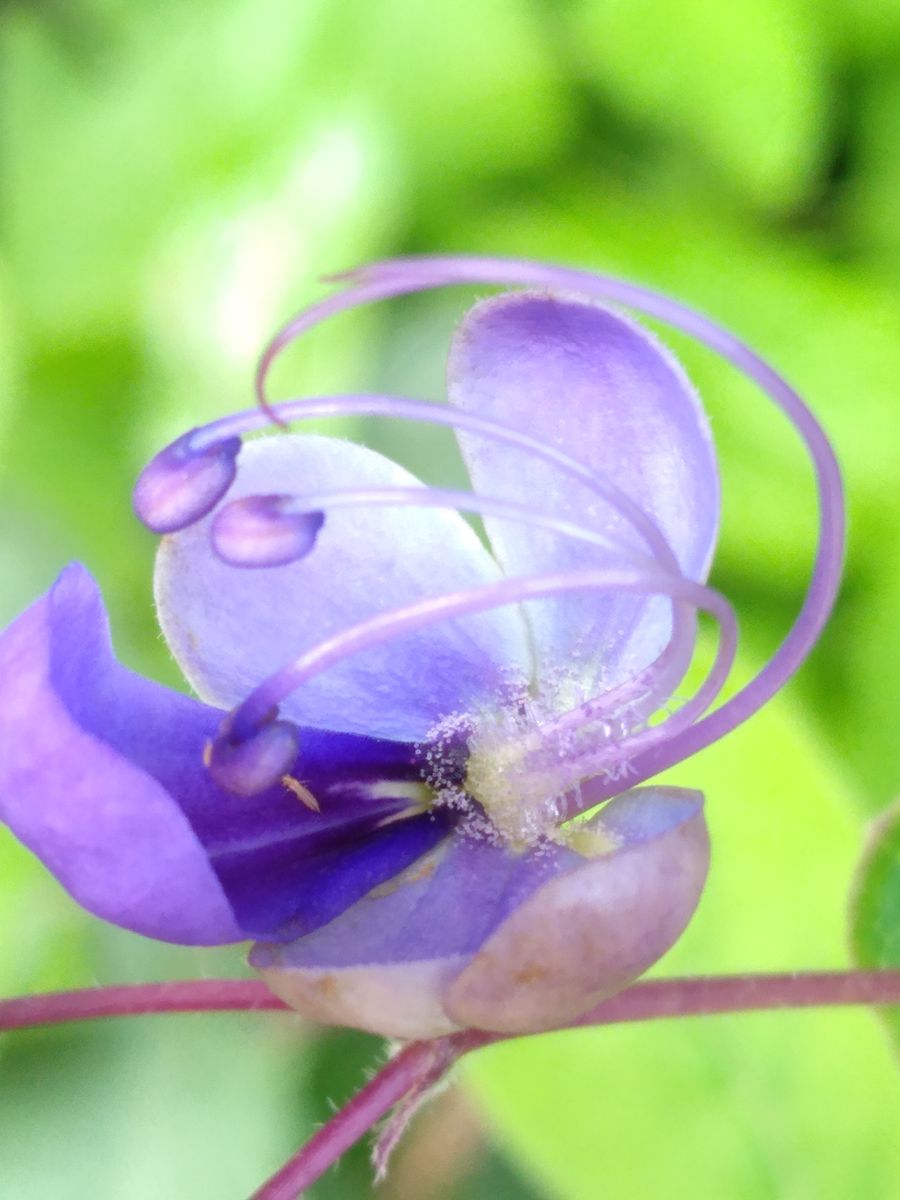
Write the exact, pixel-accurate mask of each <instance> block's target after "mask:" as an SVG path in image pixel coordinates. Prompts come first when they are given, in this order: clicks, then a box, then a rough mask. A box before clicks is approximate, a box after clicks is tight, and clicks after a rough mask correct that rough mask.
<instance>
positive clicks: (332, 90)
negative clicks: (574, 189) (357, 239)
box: [309, 0, 572, 207]
mask: <svg viewBox="0 0 900 1200" xmlns="http://www.w3.org/2000/svg"><path fill="white" fill-rule="evenodd" d="M309 67H310V69H311V70H312V71H313V73H314V76H315V80H316V82H317V83H318V85H319V91H320V93H321V94H323V95H328V94H341V93H345V92H347V91H349V92H350V93H351V94H356V95H366V96H367V97H368V103H369V104H370V105H371V106H372V108H373V110H374V112H375V113H376V114H377V115H378V119H379V120H380V123H381V124H382V126H383V127H384V129H385V130H386V131H387V132H388V133H389V136H391V137H393V138H394V139H395V140H396V145H397V146H398V148H399V149H400V151H401V154H402V159H403V162H404V163H405V170H406V176H407V178H406V181H405V182H406V184H407V188H408V189H409V190H408V195H409V202H410V203H411V204H416V202H417V201H419V200H420V199H421V198H422V197H427V198H428V200H429V201H430V203H431V204H432V205H433V204H435V203H437V204H438V205H439V207H440V206H441V197H442V195H445V194H446V193H447V192H448V191H451V189H458V188H459V187H460V186H463V185H464V184H465V183H466V182H467V181H471V180H472V179H473V178H478V177H480V176H496V175H499V174H500V173H501V172H504V171H506V172H508V171H516V170H522V169H524V168H529V167H533V166H535V165H536V164H539V163H541V162H543V161H544V160H546V159H547V157H548V156H550V155H551V154H553V153H555V152H556V151H557V150H558V149H559V148H561V146H562V145H563V144H564V142H565V140H566V139H567V137H568V135H569V131H570V128H571V116H572V114H571V112H570V108H569V101H568V95H567V89H566V86H565V83H564V79H563V75H562V71H561V68H560V65H559V64H558V62H557V61H556V59H555V57H554V56H553V54H552V53H551V47H550V45H549V44H548V41H547V38H546V36H545V34H544V30H543V28H542V25H541V23H540V21H539V20H538V17H537V15H536V12H535V9H534V6H532V5H530V4H528V3H523V2H522V0H495V2H494V3H492V4H480V3H478V0H430V3H428V4H421V3H419V2H418V0H380V2H379V3H378V4H371V3H370V2H369V0H344V2H343V3H341V4H332V5H330V6H329V13H328V16H327V17H326V22H325V25H324V31H323V34H322V37H321V40H320V41H319V42H318V43H317V46H316V50H315V51H314V53H313V54H311V56H310V62H309ZM451 194H452V193H451Z"/></svg>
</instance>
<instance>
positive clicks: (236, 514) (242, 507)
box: [210, 495, 325, 567]
mask: <svg viewBox="0 0 900 1200" xmlns="http://www.w3.org/2000/svg"><path fill="white" fill-rule="evenodd" d="M324 520H325V514H324V513H322V512H304V511H301V510H298V508H297V505H296V501H295V500H294V499H293V498H292V497H291V496H283V495H271V496H245V497H244V499H242V500H235V501H233V502H232V503H231V504H226V505H225V507H224V508H223V509H222V510H221V511H220V512H219V513H217V514H216V517H215V520H214V521H213V524H212V530H211V532H210V538H211V540H212V545H213V549H214V550H215V552H216V554H217V555H218V556H219V558H221V559H222V560H223V561H224V562H227V563H228V564H229V565H230V566H232V567H283V566H285V565H286V564H287V563H291V562H296V561H297V560H298V559H300V558H304V557H305V556H306V555H307V554H309V552H310V550H312V548H313V546H314V545H315V544H316V538H317V536H318V533H319V530H320V529H321V528H322V524H323V522H324Z"/></svg>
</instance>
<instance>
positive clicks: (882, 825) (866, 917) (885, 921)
mask: <svg viewBox="0 0 900 1200" xmlns="http://www.w3.org/2000/svg"><path fill="white" fill-rule="evenodd" d="M850 933H851V938H852V947H853V956H854V958H855V959H856V961H857V962H858V963H859V965H860V966H861V967H898V968H900V801H897V802H895V803H894V804H893V805H892V807H891V808H889V809H888V810H887V812H884V813H882V815H881V816H880V817H879V818H878V819H877V820H876V821H874V822H873V824H872V827H871V829H870V830H869V836H868V838H867V841H866V849H865V852H864V854H863V858H862V861H861V862H860V864H859V869H858V871H857V874H856V879H855V882H854V888H853V896H852V900H851V905H850ZM884 1012H885V1015H886V1016H887V1018H888V1020H889V1021H890V1024H891V1028H892V1030H893V1032H894V1036H895V1037H896V1038H897V1039H898V1045H900V1007H894V1008H891V1009H885V1010H884Z"/></svg>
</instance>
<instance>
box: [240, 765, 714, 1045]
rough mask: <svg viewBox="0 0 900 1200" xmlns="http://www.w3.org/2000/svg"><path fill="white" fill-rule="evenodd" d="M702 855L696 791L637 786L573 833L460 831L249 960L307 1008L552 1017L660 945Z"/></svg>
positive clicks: (586, 1003) (406, 1033)
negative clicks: (520, 841)
mask: <svg viewBox="0 0 900 1200" xmlns="http://www.w3.org/2000/svg"><path fill="white" fill-rule="evenodd" d="M598 834H599V835H600V836H599V838H598V837H597V836H596V835H598ZM707 863H708V840H707V836H706V827H705V824H704V821H703V816H702V797H700V796H699V794H698V793H695V792H685V791H679V790H677V789H672V788H657V789H646V790H641V791H636V792H632V793H627V794H626V795H624V796H621V797H619V798H617V799H616V800H614V801H612V802H611V803H610V804H609V805H608V806H607V807H606V809H605V810H604V811H603V812H602V813H601V814H600V816H599V817H597V818H594V820H592V821H591V822H588V823H586V824H585V826H584V827H580V832H579V834H578V836H577V837H576V839H575V840H574V841H573V843H572V847H568V846H557V845H553V844H547V845H541V846H539V847H537V848H535V849H532V850H530V851H528V852H527V853H514V852H512V851H510V850H509V849H508V848H505V847H503V846H499V845H496V844H492V843H491V842H490V841H488V840H480V839H476V838H473V837H472V836H470V835H467V834H464V833H461V832H457V833H455V834H453V835H452V836H451V837H450V838H449V839H448V840H447V841H446V842H445V843H444V844H443V845H442V846H440V847H438V848H437V850H436V851H434V853H433V854H431V855H429V856H426V857H425V858H424V859H423V860H421V861H420V862H418V863H417V864H416V865H415V866H414V867H413V868H412V869H411V870H410V871H409V872H408V873H407V875H406V877H405V878H403V879H401V880H395V881H394V883H393V884H389V885H387V886H386V887H385V888H382V889H377V890H376V891H375V892H373V893H371V894H370V895H368V896H366V897H365V899H363V900H361V901H360V902H359V903H358V904H355V905H354V906H353V907H352V908H349V909H347V911H346V912H345V913H344V914H343V915H342V916H341V917H339V918H338V919H337V920H335V921H332V922H331V923H330V924H329V925H326V926H324V927H323V928H321V929H319V930H318V931H317V932H316V933H314V934H312V935H310V936H308V937H305V938H301V939H299V940H298V941H296V942H293V943H291V944H290V945H287V946H273V945H270V944H260V945H257V946H256V947H254V950H253V952H252V954H251V963H252V965H254V966H255V967H257V968H258V969H259V970H261V971H262V974H263V976H264V977H265V979H266V981H267V983H268V984H269V986H270V987H271V988H272V989H273V990H274V991H275V992H276V993H277V994H278V995H280V996H282V997H283V998H284V999H285V1000H286V1001H287V1002H288V1003H289V1004H291V1005H292V1006H293V1007H295V1008H296V1009H297V1010H298V1011H300V1012H301V1013H303V1014H304V1015H306V1016H308V1017H311V1018H313V1019H315V1020H321V1021H327V1022H331V1023H345V1024H353V1025H359V1026H360V1027H362V1028H365V1029H371V1030H373V1031H374V1032H378V1033H383V1034H386V1035H388V1036H394V1037H432V1036H437V1035H439V1034H442V1033H446V1032H449V1031H450V1030H452V1029H455V1028H459V1027H462V1026H466V1025H474V1026H477V1027H480V1028H484V1029H495V1030H503V1031H511V1032H512V1031H517V1032H520V1031H524V1030H526V1029H534V1030H537V1029H546V1028H550V1027H552V1026H553V1025H555V1024H557V1023H561V1022H563V1021H565V1020H568V1019H571V1018H572V1017H574V1016H577V1015H578V1013H581V1012H584V1011H586V1010H587V1009H588V1008H589V1007H590V1006H591V1005H592V1004H594V1003H596V1002H597V1001H598V1000H599V999H601V998H602V997H603V996H606V995H610V994H612V993H613V992H615V991H617V990H619V989H620V988H621V987H624V986H625V985H626V984H627V983H628V982H630V981H631V980H632V979H633V978H634V977H635V976H636V975H638V974H640V973H641V972H642V971H644V970H646V968H647V967H648V966H650V964H651V963H652V962H654V961H655V960H656V959H657V958H659V957H660V955H661V954H663V953H664V952H665V950H667V949H668V948H669V946H670V945H671V944H672V942H673V941H674V940H675V938H676V937H677V936H678V934H679V933H680V932H681V930H682V929H683V927H684V925H685V924H686V922H687V920H688V918H689V916H690V914H691V912H692V911H693V909H694V907H695V905H696V903H697V900H698V898H699V895H700V891H701V889H702V886H703V882H704V880H705V877H706V869H707Z"/></svg>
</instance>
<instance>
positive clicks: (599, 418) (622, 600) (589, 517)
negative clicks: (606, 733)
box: [448, 293, 719, 684]
mask: <svg viewBox="0 0 900 1200" xmlns="http://www.w3.org/2000/svg"><path fill="white" fill-rule="evenodd" d="M448 373H449V389H450V400H451V402H452V403H453V404H455V405H457V406H458V407H460V408H463V409H466V410H470V411H473V412H478V413H479V414H480V415H482V416H485V417H489V418H491V419H493V420H497V421H502V422H504V423H506V424H510V425H514V426H516V427H518V428H520V429H523V430H527V431H528V432H529V433H530V434H531V435H532V436H537V437H539V438H542V439H543V440H544V441H546V442H547V443H548V444H549V445H551V446H553V447H555V448H557V449H559V450H562V451H565V452H566V453H568V454H569V455H570V456H571V457H573V458H576V459H579V460H580V461H582V462H584V463H585V464H587V465H588V466H590V467H592V468H594V469H596V470H597V471H600V472H604V473H606V475H607V476H608V477H609V479H611V480H612V482H613V483H615V484H616V485H618V487H619V488H620V489H621V490H622V491H623V492H624V493H625V494H626V495H627V496H628V497H629V498H630V499H631V500H633V501H635V502H636V503H637V504H638V505H639V506H640V507H641V508H642V509H643V510H644V512H645V513H646V514H647V515H648V516H649V517H650V518H652V519H653V521H654V522H655V523H656V524H657V526H658V528H659V529H660V531H661V532H662V534H663V535H664V537H665V539H666V541H667V542H668V543H669V545H670V546H671V549H672V551H673V552H674V554H675V558H676V560H677V562H678V563H679V565H680V566H681V568H682V570H683V571H684V573H685V574H686V575H687V576H688V577H690V578H692V579H695V580H701V579H703V578H705V576H706V573H707V571H708V568H709V564H710V560H711V555H712V551H713V546H714V542H715V537H716V531H717V527H718V517H719V483H718V475H717V469H716V462H715V456H714V452H713V445H712V440H711V436H710V431H709V426H708V422H707V420H706V417H705V415H704V413H703V410H702V408H701V406H700V404H699V402H698V400H697V397H696V395H695V393H694V391H693V389H692V387H691V385H690V383H689V382H688V380H687V378H686V376H685V375H684V372H683V371H682V370H681V368H680V367H679V366H678V364H677V363H676V362H675V360H674V359H673V358H672V356H671V355H670V354H669V353H668V352H667V351H666V350H664V349H663V348H662V346H660V344H659V343H658V342H657V341H656V340H655V339H654V338H652V337H651V336H650V335H649V334H648V333H646V332H645V331H644V330H642V329H640V328H639V327H638V326H637V325H636V324H634V323H633V322H632V321H630V320H626V319H625V318H623V317H621V316H619V315H617V314H615V313H613V312H610V311H609V310H607V309H604V308H602V307H600V306H599V305H597V304H594V303H590V302H587V301H584V300H579V299H576V298H573V297H564V296H552V295H549V294H546V293H541V294H536V293H514V294H508V295H504V296H500V297H497V298H494V299H490V300H486V301H484V302H482V303H481V304H479V305H477V306H476V307H475V308H474V309H472V311H471V312H470V313H469V314H468V315H467V317H466V318H465V319H464V321H463V323H462V325H461V326H460V328H459V330H458V332H457V335H456V339H455V341H454V344H453V347H452V350H451V353H450V360H449V368H448ZM458 436H459V440H460V443H461V446H462V450H463V454H464V456H465V458H466V462H467V465H468V467H469V471H470V474H471V476H472V480H473V483H474V485H475V488H476V490H478V491H481V492H483V493H484V494H486V495H492V496H501V497H504V498H507V499H511V500H516V501H519V502H526V503H527V502H531V503H537V502H539V503H540V506H541V508H542V509H543V510H544V511H547V512H551V513H555V514H557V515H559V516H563V517H569V518H572V519H575V520H579V521H581V522H582V523H586V524H589V525H592V526H593V527H594V528H596V529H599V530H602V531H604V532H607V533H612V534H614V535H616V536H619V537H624V538H626V539H627V540H628V541H629V542H630V544H631V545H633V546H634V547H636V548H639V549H645V546H644V543H643V541H642V540H641V538H640V537H639V536H638V535H637V534H636V533H634V532H633V531H632V530H630V529H629V527H628V524H627V522H625V521H624V520H623V519H622V518H621V517H620V516H619V515H617V514H616V513H614V512H613V511H612V509H611V508H610V506H609V505H608V504H606V503H605V502H604V501H603V500H601V499H598V497H597V496H596V495H595V494H594V493H592V492H591V490H590V489H589V488H588V487H586V486H584V485H582V484H580V483H579V482H578V481H577V480H573V479H572V478H571V477H569V476H566V475H564V474H563V473H561V472H560V471H558V470H557V469H556V468H555V467H553V466H552V465H549V464H547V463H545V462H542V461H539V460H537V459H535V458H534V457H531V456H529V455H528V454H527V453H525V452H523V451H520V450H517V449H515V448H513V447H508V446H502V445H493V444H490V443H487V442H485V441H484V440H483V439H480V438H477V437H475V436H474V435H472V434H469V433H465V432H461V433H459V435H458ZM487 525H488V530H489V535H490V538H491V543H492V546H493V548H494V552H495V554H496V555H497V557H498V559H499V561H500V562H501V564H502V565H503V567H504V569H505V570H506V571H507V573H508V574H528V573H530V572H534V571H547V570H561V569H572V568H575V567H591V566H598V565H603V563H604V561H608V555H605V554H604V552H603V550H602V549H599V548H597V547H596V546H592V545H588V544H585V543H579V542H574V541H572V540H566V539H563V538H560V537H558V536H556V535H554V534H552V533H549V532H546V531H542V530H528V529H526V528H523V527H521V526H519V525H515V524H512V523H511V522H503V521H497V520H490V519H489V520H488V521H487ZM528 614H529V617H530V619H531V621H532V624H533V628H534V631H535V637H536V642H537V654H538V656H539V664H540V669H541V671H542V673H543V674H544V675H545V676H546V675H547V673H548V672H553V671H556V672H557V673H558V672H559V670H560V668H561V667H563V666H564V665H566V664H580V665H579V666H578V668H577V670H578V673H579V675H580V676H581V678H582V679H590V680H591V681H592V682H601V683H606V684H612V683H615V682H618V681H619V680H621V679H622V678H624V677H627V676H629V675H631V674H633V673H634V672H635V671H636V670H638V669H640V668H641V667H644V666H646V665H648V664H649V663H650V662H652V661H653V660H654V659H655V658H656V657H657V655H658V654H659V652H660V651H661V650H662V648H663V647H664V646H665V644H666V642H667V641H668V638H669V632H670V627H671V614H670V604H669V602H668V601H662V600H652V601H644V600H641V599H639V598H634V597H623V596H617V597H610V598H609V599H604V600H598V599H597V597H596V596H590V595H589V596H585V597H583V598H580V597H574V598H568V597H567V598H565V599H559V600H553V601H541V602H540V603H539V604H532V605H529V607H528Z"/></svg>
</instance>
